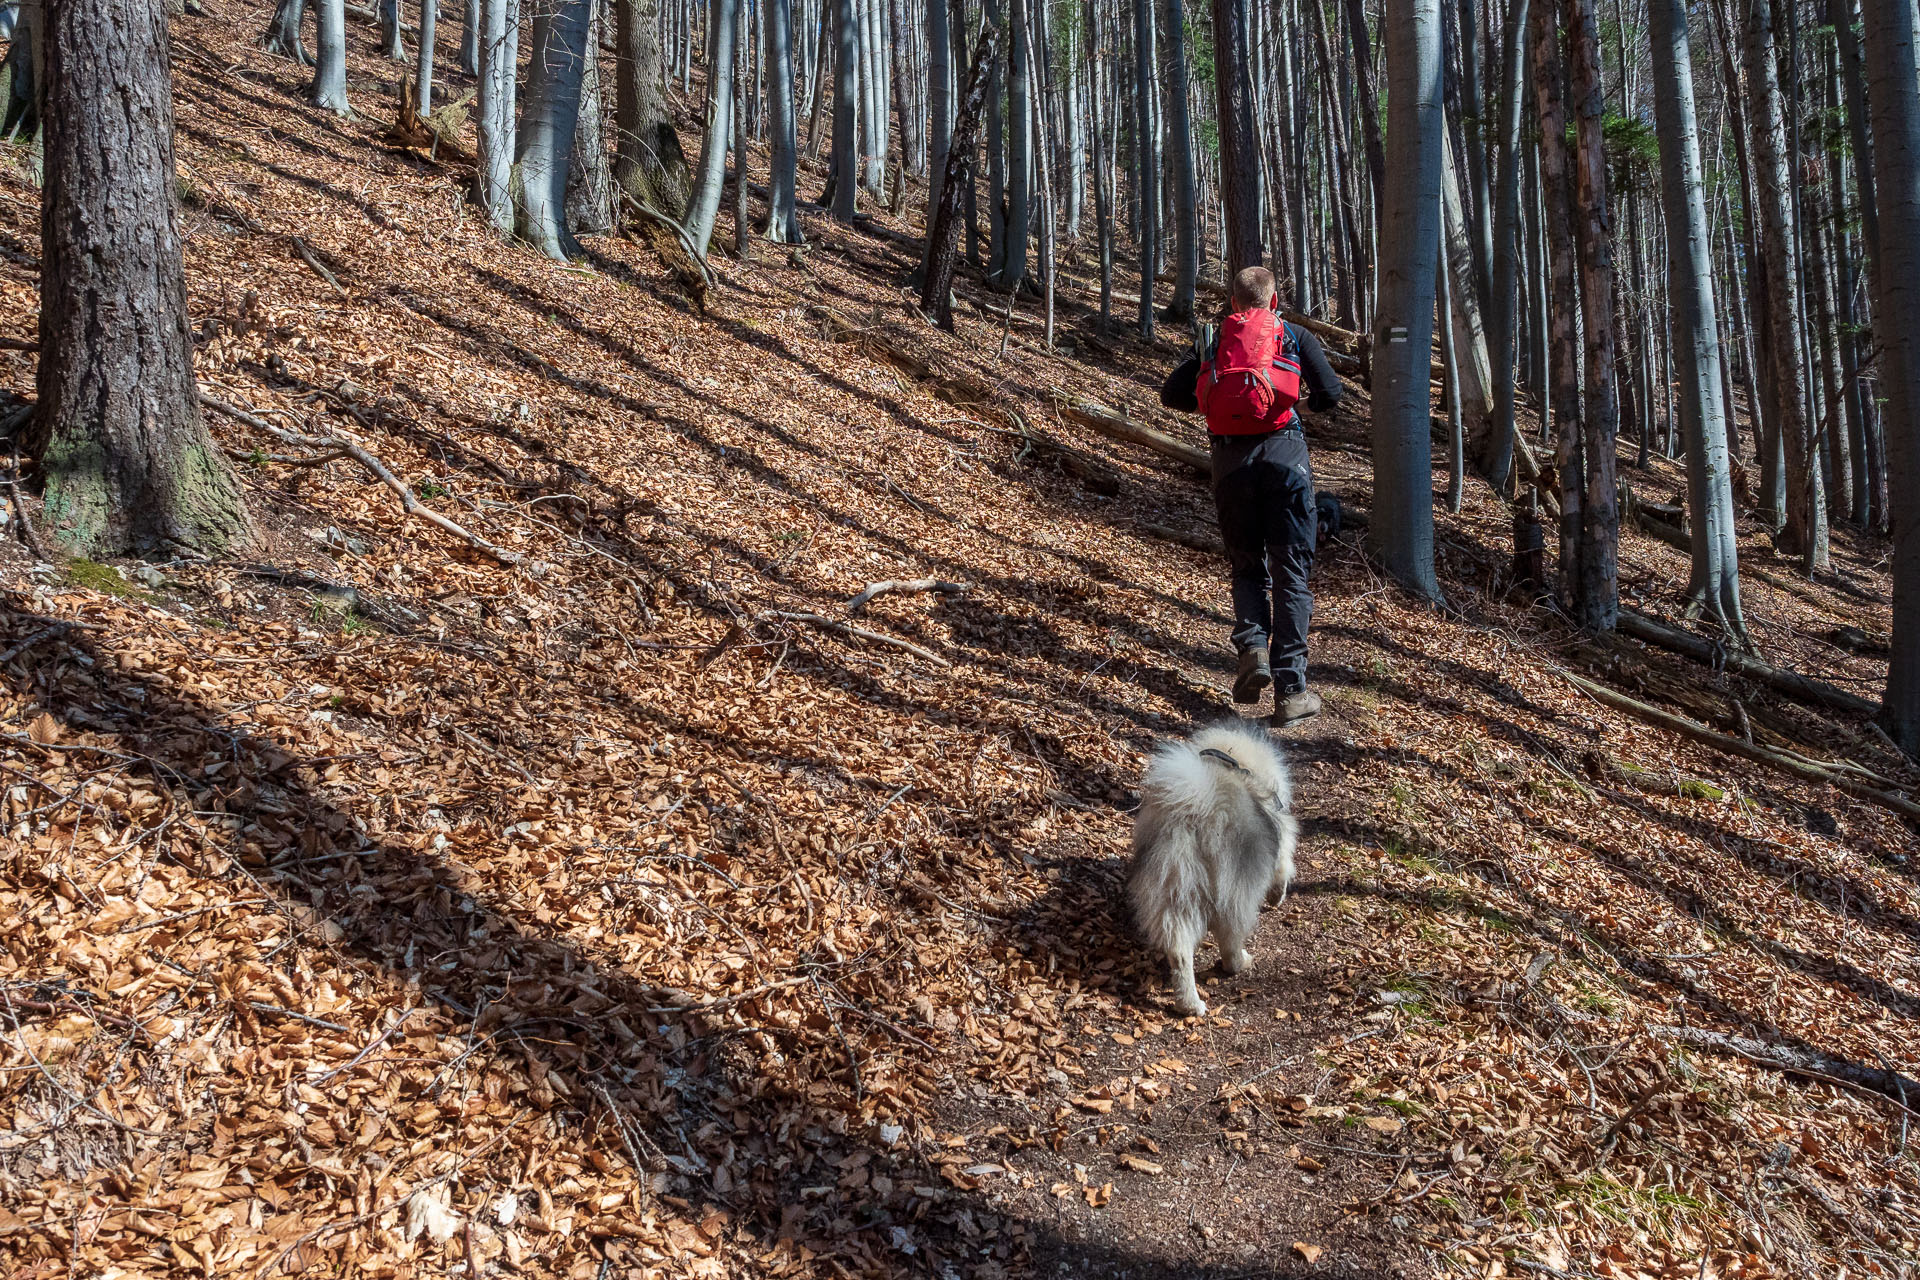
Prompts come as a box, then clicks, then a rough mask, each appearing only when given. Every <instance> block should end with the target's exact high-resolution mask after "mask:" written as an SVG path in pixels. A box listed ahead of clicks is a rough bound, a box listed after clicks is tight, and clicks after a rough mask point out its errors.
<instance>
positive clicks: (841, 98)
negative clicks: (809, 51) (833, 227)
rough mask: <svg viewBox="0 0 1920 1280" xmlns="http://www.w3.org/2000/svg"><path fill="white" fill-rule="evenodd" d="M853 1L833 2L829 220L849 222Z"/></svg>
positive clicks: (855, 132)
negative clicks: (831, 140)
mask: <svg viewBox="0 0 1920 1280" xmlns="http://www.w3.org/2000/svg"><path fill="white" fill-rule="evenodd" d="M856 3H857V0H833V35H834V40H835V44H836V48H835V52H834V59H833V177H832V178H831V179H830V181H831V182H832V184H833V201H832V204H833V216H834V217H836V218H838V219H839V220H840V221H842V222H847V223H851V222H852V221H853V215H854V210H855V208H856V207H857V202H858V199H859V195H860V154H859V153H860V139H859V102H860V17H859V14H858V13H857V12H856V8H855V6H856Z"/></svg>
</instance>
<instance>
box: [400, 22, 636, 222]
mask: <svg viewBox="0 0 1920 1280" xmlns="http://www.w3.org/2000/svg"><path fill="white" fill-rule="evenodd" d="M609 2H610V0H591V5H592V18H591V20H590V21H589V23H588V26H587V49H586V53H587V56H586V60H585V65H584V66H583V68H582V70H581V73H580V123H579V125H578V126H577V127H576V128H575V129H574V133H573V153H572V156H571V157H570V158H569V159H568V161H567V203H566V216H567V230H568V231H570V232H572V233H573V234H574V235H577V236H578V235H605V234H606V233H607V232H609V231H611V230H613V173H612V170H611V169H610V167H609V166H608V163H607V116H606V110H605V108H604V107H603V106H602V105H601V101H602V100H601V93H602V89H601V85H600V46H601V44H602V43H604V41H603V39H602V33H603V32H604V31H605V29H606V25H607V4H608V3H609ZM423 3H432V0H423Z"/></svg>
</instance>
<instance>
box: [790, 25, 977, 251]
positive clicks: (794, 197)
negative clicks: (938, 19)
mask: <svg viewBox="0 0 1920 1280" xmlns="http://www.w3.org/2000/svg"><path fill="white" fill-rule="evenodd" d="M759 2H760V12H761V14H762V15H763V17H764V20H765V23H766V46H767V72H768V75H767V99H768V101H767V123H768V127H769V129H770V131H771V132H772V135H773V136H772V139H771V141H772V144H773V148H772V155H771V158H770V160H769V163H770V165H771V172H770V173H769V174H768V192H769V194H768V198H767V239H769V240H772V241H774V242H775V243H777V244H801V243H804V242H805V239H806V237H805V236H803V235H801V234H800V214H799V212H798V210H797V209H796V207H795V206H796V204H797V203H798V198H799V197H798V187H799V180H798V175H797V173H796V165H797V163H798V153H799V138H798V136H797V132H796V129H795V126H794V118H793V102H794V97H793V0H759ZM936 25H938V26H940V28H941V29H942V30H943V31H944V30H945V24H944V23H941V24H936Z"/></svg>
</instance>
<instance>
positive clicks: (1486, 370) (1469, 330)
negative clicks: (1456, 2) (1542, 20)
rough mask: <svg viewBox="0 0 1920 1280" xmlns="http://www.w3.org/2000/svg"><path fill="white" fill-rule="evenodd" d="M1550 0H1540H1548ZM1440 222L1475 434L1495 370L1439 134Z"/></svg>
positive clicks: (1462, 214) (1469, 243)
mask: <svg viewBox="0 0 1920 1280" xmlns="http://www.w3.org/2000/svg"><path fill="white" fill-rule="evenodd" d="M1548 2H1549V0H1542V3H1548ZM1441 153H1442V165H1441V188H1440V190H1441V207H1440V225H1441V227H1442V230H1443V234H1442V236H1441V249H1442V265H1443V266H1444V267H1445V269H1446V271H1447V276H1448V280H1447V283H1448V292H1449V294H1450V296H1451V298H1452V305H1451V307H1450V308H1449V313H1448V315H1447V316H1446V321H1447V327H1448V329H1449V330H1450V331H1451V332H1452V335H1453V344H1454V350H1455V352H1456V354H1457V355H1458V357H1459V366H1460V405H1461V409H1462V410H1463V412H1464V413H1465V415H1466V420H1465V422H1464V424H1463V425H1464V426H1465V428H1466V430H1467V433H1468V434H1469V435H1471V436H1474V437H1476V438H1477V437H1479V436H1480V435H1482V434H1483V433H1484V432H1485V431H1486V429H1487V422H1488V419H1489V418H1491V417H1492V415H1493V372H1492V369H1491V364H1490V360H1489V358H1488V355H1487V331H1486V327H1485V326H1484V325H1483V324H1482V323H1481V319H1480V286H1479V285H1478V284H1477V283H1476V281H1478V280H1479V278H1480V273H1479V269H1478V267H1477V266H1476V265H1475V259H1476V257H1477V256H1478V255H1477V254H1476V253H1475V251H1474V247H1473V245H1474V234H1473V229H1472V227H1470V226H1469V225H1468V222H1467V206H1466V201H1465V199H1464V198H1463V194H1462V192H1461V190H1460V167H1459V165H1458V164H1456V163H1455V159H1456V157H1455V156H1454V154H1453V143H1452V141H1451V140H1450V139H1448V138H1447V137H1446V136H1445V135H1444V134H1443V135H1442V138H1441Z"/></svg>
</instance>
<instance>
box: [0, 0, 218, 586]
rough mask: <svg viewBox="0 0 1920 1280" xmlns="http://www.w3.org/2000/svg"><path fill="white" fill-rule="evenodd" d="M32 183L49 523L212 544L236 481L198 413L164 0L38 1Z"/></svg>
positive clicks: (160, 547) (35, 431)
mask: <svg viewBox="0 0 1920 1280" xmlns="http://www.w3.org/2000/svg"><path fill="white" fill-rule="evenodd" d="M42 22H43V23H44V24H45V25H44V26H43V27H42V29H41V33H40V34H41V40H40V45H39V54H40V58H41V59H42V66H43V67H44V70H45V72H46V74H45V75H44V76H43V77H42V82H43V84H44V88H45V94H46V99H45V101H46V125H45V129H44V130H43V142H44V148H45V150H44V162H45V177H44V180H43V182H42V185H41V189H40V216H41V223H40V350H41V356H40V365H39V370H38V373H37V376H36V388H37V390H38V393H39V402H38V405H37V406H36V408H35V411H34V416H33V419H32V422H31V424H30V426H29V428H28V433H27V434H28V439H27V441H26V451H27V452H28V453H31V454H37V455H38V456H39V458H40V471H41V475H42V477H43V479H44V482H45V486H46V487H45V496H46V506H45V512H44V520H45V524H44V526H43V527H44V528H45V529H46V530H47V531H48V533H49V535H50V536H51V537H52V538H53V540H54V541H56V542H58V543H59V544H60V545H62V546H63V547H65V548H67V549H68V550H69V551H72V552H74V553H75V554H78V555H83V556H91V557H96V558H98V557H104V556H109V555H128V554H132V555H148V556H165V557H172V556H174V555H177V554H179V553H180V552H181V551H183V550H184V551H189V552H192V553H194V554H196V555H200V556H212V555H218V554H220V553H221V552H223V551H225V550H226V549H227V548H229V547H233V546H238V545H241V544H244V543H245V542H247V540H248V539H249V537H250V536H251V528H250V525H249V523H248V520H247V512H246V507H245V505H244V504H243V502H242V499H241V494H240V486H239V484H238V483H237V482H236V481H235V479H234V476H233V472H232V470H231V469H230V468H229V467H228V465H227V462H226V458H225V456H224V455H223V454H222V453H221V452H220V449H219V447H218V446H217V445H215V444H214V442H213V440H212V438H211V437H209V436H208V434H207V429H206V425H205V424H204V423H203V422H202V421H201V418H200V400H199V388H198V386H197V385H196V383H195V382H194V377H193V340H192V335H191V333H190V331H189V328H188V320H187V285H186V276H185V273H184V271H183V269H182V266H181V256H180V228H179V225H178V220H177V214H176V196H175V182H176V178H175V174H174V163H173V95H172V83H171V81H172V74H171V70H170V68H169V65H168V60H167V17H166V10H165V8H164V6H163V3H162V0H61V3H58V4H53V5H50V6H48V7H47V9H46V11H45V13H44V15H43V17H42Z"/></svg>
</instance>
